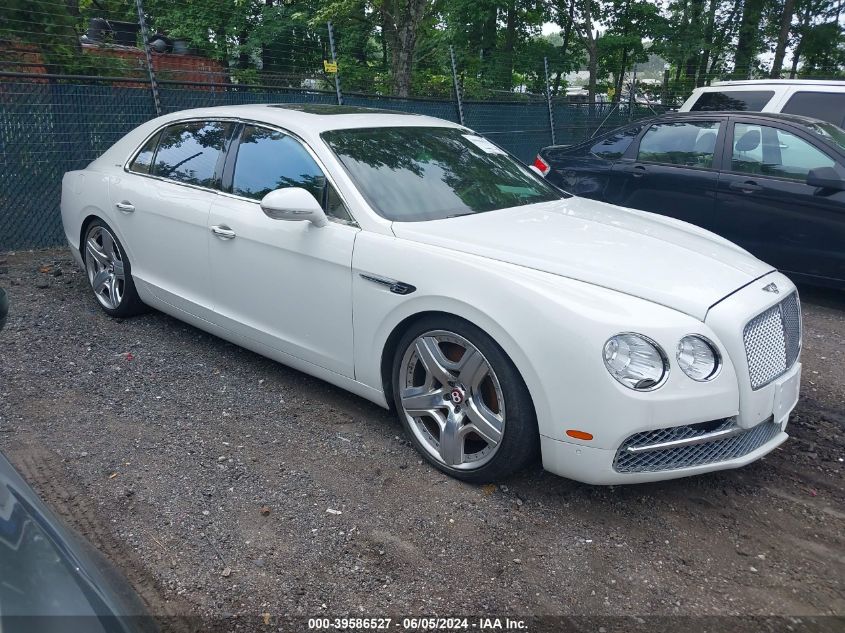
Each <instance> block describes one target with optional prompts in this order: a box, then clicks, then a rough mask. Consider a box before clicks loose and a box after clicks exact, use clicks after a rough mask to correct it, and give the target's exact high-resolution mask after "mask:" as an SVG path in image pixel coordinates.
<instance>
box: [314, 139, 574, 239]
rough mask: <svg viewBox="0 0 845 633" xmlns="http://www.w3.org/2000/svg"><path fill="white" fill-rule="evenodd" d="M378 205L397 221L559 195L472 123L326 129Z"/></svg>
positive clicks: (384, 214)
mask: <svg viewBox="0 0 845 633" xmlns="http://www.w3.org/2000/svg"><path fill="white" fill-rule="evenodd" d="M322 137H323V139H324V140H325V142H326V143H327V144H328V145H329V147H330V148H331V149H332V150H333V151H334V153H335V154H336V155H337V156H338V158H340V161H341V162H342V163H343V166H344V167H346V169H347V170H348V171H349V174H350V176H351V177H352V179H353V180H354V181H355V184H356V185H357V186H358V188H359V190H360V191H361V193H362V194H363V196H364V197H365V198H366V199H367V202H369V203H370V206H372V207H373V209H374V210H375V211H376V213H378V214H379V215H381V216H382V217H384V218H387V219H388V220H393V221H396V222H419V221H422V220H440V219H443V218H449V217H454V216H458V215H468V214H470V213H484V212H485V211H494V210H496V209H504V208H507V207H516V206H520V205H525V204H534V203H536V202H546V201H549V200H558V199H560V198H561V197H563V195H564V194H562V193H561V192H559V191H558V190H556V189H554V188H553V187H551V186H550V185H548V184H546V183H545V182H543V181H542V180H540V179H539V178H538V177H536V176H535V175H534V174H532V173H531V172H530V171H529V170H528V168H527V167H524V166H523V165H521V164H520V163H518V162H517V161H515V160H514V159H512V158H511V157H510V156H508V155H507V154H506V153H505V152H504V150H502V149H500V148H498V147H496V146H495V145H493V144H492V143H491V142H490V141H488V140H486V139H484V138H482V137H480V136H475V135H474V134H468V133H467V132H466V131H465V130H460V129H456V128H433V127H383V128H363V129H352V130H334V131H331V132H325V133H324V134H323V135H322Z"/></svg>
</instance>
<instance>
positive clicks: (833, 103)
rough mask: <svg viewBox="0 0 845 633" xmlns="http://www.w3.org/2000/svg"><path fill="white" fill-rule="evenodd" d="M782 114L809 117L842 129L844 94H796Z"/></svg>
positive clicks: (844, 119) (805, 92) (843, 124)
mask: <svg viewBox="0 0 845 633" xmlns="http://www.w3.org/2000/svg"><path fill="white" fill-rule="evenodd" d="M782 112H785V113H787V114H800V115H801V116H809V117H813V118H816V119H821V120H823V121H829V122H830V123H833V124H834V125H838V126H839V127H843V126H845V92H839V93H837V92H807V91H801V92H796V93H795V94H794V95H792V96H791V97H790V98H789V101H787V102H786V105H785V106H783V110H782Z"/></svg>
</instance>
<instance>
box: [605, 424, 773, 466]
mask: <svg viewBox="0 0 845 633" xmlns="http://www.w3.org/2000/svg"><path fill="white" fill-rule="evenodd" d="M779 432H780V426H779V425H777V424H775V423H774V422H773V421H772V420H771V419H769V420H767V421H766V422H761V423H760V424H758V425H757V426H755V427H753V428H751V429H743V428H741V427H739V426H737V425H736V421H735V420H734V418H726V419H724V420H716V421H714V422H707V423H705V424H691V425H686V426H675V427H671V428H668V429H658V430H656V431H643V432H641V433H634V434H633V435H631V436H630V437H628V438H627V439H626V440H625V441H624V442H622V445H621V446H620V447H619V450H618V451H616V457H615V458H614V460H613V469H614V470H615V471H616V472H620V473H653V472H660V471H665V470H677V469H679V468H690V467H692V466H703V465H706V464H715V463H718V462H723V461H727V460H729V459H736V458H737V457H742V456H743V455H748V453H751V452H752V451H754V450H756V449H758V448H760V447H761V446H762V445H763V444H765V443H766V442H768V441H769V440H771V439H772V438H774V437H775V436H776V435H777V434H778V433H779Z"/></svg>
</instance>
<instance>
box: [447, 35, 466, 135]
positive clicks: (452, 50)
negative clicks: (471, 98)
mask: <svg viewBox="0 0 845 633" xmlns="http://www.w3.org/2000/svg"><path fill="white" fill-rule="evenodd" d="M449 58H450V59H451V60H452V84H453V85H454V87H455V105H457V106H458V121H459V122H460V124H461V125H464V102H463V99H461V84H460V82H459V81H458V67H457V65H456V64H455V48H454V47H453V46H452V45H451V44H450V45H449Z"/></svg>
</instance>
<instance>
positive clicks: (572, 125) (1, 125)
mask: <svg viewBox="0 0 845 633" xmlns="http://www.w3.org/2000/svg"><path fill="white" fill-rule="evenodd" d="M159 97H160V102H161V108H162V111H163V112H164V113H168V112H175V111H178V110H184V109H188V108H195V107H207V106H218V105H233V104H243V103H329V104H333V103H336V95H335V93H333V92H328V91H316V90H291V89H264V88H252V87H243V86H237V85H232V84H228V85H220V84H208V85H201V84H200V85H198V84H196V83H190V84H189V83H182V84H180V83H175V82H167V81H163V82H161V83H160V85H159ZM343 102H344V104H345V105H356V106H365V107H373V108H384V109H392V110H401V111H404V112H414V113H417V114H424V115H429V116H434V117H439V118H443V119H448V120H450V121H456V122H457V121H458V120H459V115H458V108H457V106H456V102H455V101H454V100H429V99H400V98H393V97H384V96H371V95H357V94H344V95H343ZM655 108H656V106H652V107H646V106H639V105H636V104H635V105H634V106H633V108H631V106H628V107H622V108H616V109H615V110H613V111H611V106H610V104H605V103H599V104H565V103H559V104H554V105H553V115H554V122H555V139H556V141H557V143H559V144H571V143H575V142H579V141H581V140H583V139H586V138H589V137H590V136H592V135H594V134H596V133H601V132H602V131H605V130H609V129H612V128H613V127H616V126H618V125H621V124H624V123H626V122H627V121H629V120H632V119H635V118H641V117H645V116H653V115H654V114H655ZM463 113H464V123H465V125H466V126H467V127H470V128H472V129H474V130H476V131H477V132H479V133H481V134H484V135H485V136H487V137H488V138H490V139H491V140H493V141H494V142H496V143H497V144H499V145H500V146H502V147H503V148H505V149H507V150H508V151H509V152H511V153H512V154H513V155H515V156H516V157H518V158H519V159H520V160H523V161H531V160H532V159H533V157H534V156H535V155H536V153H537V151H538V150H539V149H540V148H542V147H544V146H546V145H549V144H551V142H552V130H551V123H550V117H549V107H548V103H547V102H546V100H542V101H523V102H512V101H505V102H493V101H466V102H464V103H463ZM608 114H610V116H608ZM155 116H156V113H155V106H154V102H153V99H152V97H151V93H150V89H149V86H148V85H144V84H143V83H139V82H138V81H137V80H127V79H105V78H100V79H95V78H83V77H79V78H76V77H72V78H71V77H49V76H45V75H40V76H28V77H21V76H17V75H16V74H14V73H8V74H6V75H5V76H3V77H0V251H7V250H15V249H23V248H34V247H41V246H51V245H57V244H61V243H62V241H63V239H64V238H63V234H62V229H61V218H60V214H59V203H60V195H61V179H62V175H63V174H64V173H65V172H66V171H69V170H72V169H80V168H83V167H84V166H85V165H87V164H88V163H89V162H90V161H91V160H93V159H94V158H96V157H97V156H98V155H99V154H100V153H102V152H103V151H104V150H105V149H107V148H108V147H109V146H110V145H111V144H113V143H114V142H115V141H116V140H117V139H119V138H120V137H121V136H122V135H123V134H125V133H126V132H128V131H129V130H131V129H132V128H134V127H135V126H137V125H139V124H140V123H142V122H144V121H147V120H149V119H151V118H154V117H155Z"/></svg>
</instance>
